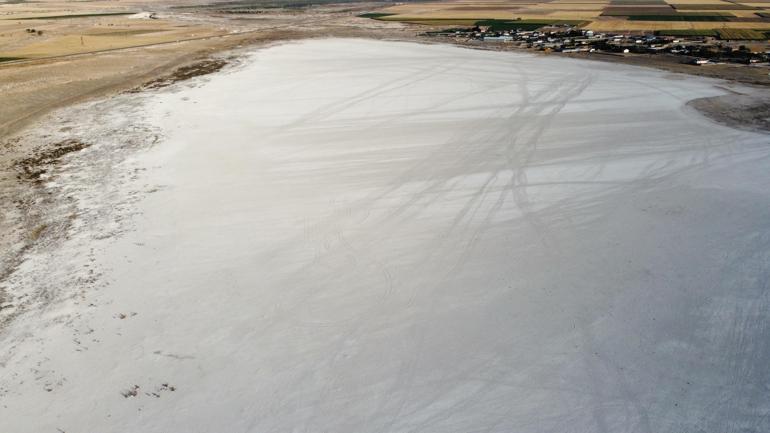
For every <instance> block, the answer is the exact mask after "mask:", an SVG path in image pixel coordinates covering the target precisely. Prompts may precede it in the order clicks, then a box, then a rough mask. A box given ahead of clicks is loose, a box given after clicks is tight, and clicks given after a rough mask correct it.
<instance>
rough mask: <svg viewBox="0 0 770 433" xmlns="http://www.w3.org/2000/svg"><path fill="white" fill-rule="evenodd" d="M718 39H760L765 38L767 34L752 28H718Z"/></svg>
mask: <svg viewBox="0 0 770 433" xmlns="http://www.w3.org/2000/svg"><path fill="white" fill-rule="evenodd" d="M717 34H718V35H719V39H732V40H745V41H762V40H765V39H767V34H765V33H763V32H761V31H757V30H752V29H719V30H717Z"/></svg>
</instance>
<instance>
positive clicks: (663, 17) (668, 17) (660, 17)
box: [628, 14, 729, 22]
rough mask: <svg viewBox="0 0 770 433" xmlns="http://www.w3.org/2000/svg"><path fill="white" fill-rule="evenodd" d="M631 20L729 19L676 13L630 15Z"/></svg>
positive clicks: (701, 20)
mask: <svg viewBox="0 0 770 433" xmlns="http://www.w3.org/2000/svg"><path fill="white" fill-rule="evenodd" d="M628 19H629V21H697V22H703V21H706V22H724V21H729V19H728V17H726V16H724V15H696V14H676V15H629V16H628Z"/></svg>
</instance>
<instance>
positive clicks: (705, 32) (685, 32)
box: [655, 29, 717, 37]
mask: <svg viewBox="0 0 770 433" xmlns="http://www.w3.org/2000/svg"><path fill="white" fill-rule="evenodd" d="M655 34H656V35H659V36H714V37H716V36H717V32H716V30H711V29H682V30H657V31H656V32H655Z"/></svg>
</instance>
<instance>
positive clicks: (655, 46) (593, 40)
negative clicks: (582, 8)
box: [423, 23, 770, 67]
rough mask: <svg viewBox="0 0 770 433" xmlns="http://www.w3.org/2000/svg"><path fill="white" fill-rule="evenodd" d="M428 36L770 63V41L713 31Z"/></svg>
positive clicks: (451, 32) (480, 29) (482, 29)
mask: <svg viewBox="0 0 770 433" xmlns="http://www.w3.org/2000/svg"><path fill="white" fill-rule="evenodd" d="M423 36H426V37H441V38H454V39H455V40H459V41H464V42H470V43H484V44H506V45H509V46H513V47H517V48H525V49H532V50H539V51H545V52H561V53H598V54H609V55H615V56H622V55H633V54H665V55H669V56H671V55H673V56H681V58H682V63H690V64H693V65H699V66H705V65H710V64H719V63H737V64H745V65H751V66H757V67H768V66H770V63H768V62H770V47H768V45H767V43H765V42H761V43H758V44H757V43H753V42H755V41H745V40H723V39H719V38H717V37H713V36H689V35H688V36H675V35H659V34H644V33H641V34H640V33H638V32H635V33H633V32H626V33H609V32H594V31H592V30H585V29H580V28H577V27H576V26H572V25H566V24H555V25H551V26H547V27H541V28H538V29H529V28H527V25H526V23H525V24H523V25H522V28H516V27H515V26H511V27H510V28H508V29H495V28H494V26H480V25H476V26H474V27H468V28H452V29H446V30H439V31H431V32H425V33H423Z"/></svg>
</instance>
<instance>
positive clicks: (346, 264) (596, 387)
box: [0, 40, 770, 433]
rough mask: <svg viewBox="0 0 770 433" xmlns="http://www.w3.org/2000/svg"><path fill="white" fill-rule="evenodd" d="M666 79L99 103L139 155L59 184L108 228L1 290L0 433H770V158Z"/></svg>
mask: <svg viewBox="0 0 770 433" xmlns="http://www.w3.org/2000/svg"><path fill="white" fill-rule="evenodd" d="M675 78H676V77H671V76H667V75H666V74H665V73H662V72H656V71H652V70H645V69H634V68H630V67H624V66H617V65H606V64H601V63H596V62H579V61H571V60H565V59H553V58H548V57H540V56H528V55H520V54H511V53H496V52H483V51H474V50H465V49H459V48H454V47H446V46H427V45H417V44H407V43H395V42H375V41H364V40H312V41H306V42H301V43H292V44H286V45H280V46H276V47H272V48H268V49H263V50H260V51H257V52H256V53H254V54H253V55H251V56H250V57H249V58H248V60H247V61H245V62H244V64H243V65H241V66H238V67H235V68H233V69H232V70H230V71H229V72H225V73H221V74H217V75H214V76H210V77H207V78H205V79H203V80H201V81H199V82H198V83H197V85H196V86H194V87H190V86H189V85H181V86H179V87H177V88H175V89H172V90H170V91H163V92H160V93H156V94H150V95H147V96H141V97H140V96H131V97H130V98H134V99H131V100H130V101H133V102H132V104H134V105H132V107H133V108H131V109H130V110H129V111H123V112H121V111H120V110H128V109H127V108H125V107H124V108H120V107H121V105H120V104H118V103H116V102H114V101H113V105H112V106H113V107H114V108H112V109H110V110H98V111H100V114H99V115H100V116H103V117H100V119H102V121H99V122H95V123H92V124H91V125H90V127H89V126H83V127H81V129H80V131H81V132H82V133H83V134H86V135H87V134H89V133H91V134H92V137H91V139H92V140H97V141H99V140H100V139H99V138H94V137H93V134H95V132H94V131H95V130H99V131H101V130H102V129H99V128H106V127H107V126H105V125H110V124H112V123H111V122H118V121H123V122H125V121H126V120H125V119H127V118H128V119H131V121H134V120H135V121H136V122H140V123H142V124H143V125H144V127H143V128H144V129H141V130H140V132H141V134H139V133H137V134H139V135H146V136H148V137H149V136H151V135H153V134H155V136H156V137H157V138H155V139H154V141H156V143H155V144H154V146H152V148H151V149H149V150H143V151H137V152H134V153H133V154H131V155H129V156H126V158H125V159H124V160H122V162H119V163H118V162H116V163H114V164H112V165H110V169H109V170H103V171H101V172H100V173H102V174H100V176H101V177H99V181H98V182H94V181H93V179H91V183H89V184H83V185H86V186H82V185H81V187H79V188H78V187H76V186H77V184H78V182H81V183H83V182H84V181H83V180H78V179H79V178H78V177H77V176H85V175H84V174H82V173H85V172H86V171H87V166H89V165H88V164H83V165H82V167H83V171H79V170H76V171H72V172H73V173H75V174H72V175H71V176H72V177H62V178H59V179H58V180H56V181H55V182H53V183H56V185H58V186H59V187H63V188H64V187H66V188H67V189H66V190H67V191H68V193H67V194H68V195H69V196H72V197H75V199H77V200H78V203H80V206H81V207H83V208H90V209H102V210H103V212H102V211H100V212H101V213H99V215H107V216H108V217H105V216H101V217H100V216H98V215H97V216H94V219H93V222H92V223H88V224H81V225H80V226H78V227H76V229H73V232H72V234H71V237H70V239H69V240H66V241H63V242H62V243H61V244H60V245H58V246H57V247H56V248H54V249H52V250H51V251H46V252H39V253H37V254H35V255H34V256H32V257H30V258H29V259H28V261H27V262H25V266H24V267H22V269H20V271H19V275H17V276H16V279H15V280H13V281H16V286H15V289H14V287H11V290H16V291H18V292H21V291H23V290H25V289H30V288H31V287H33V286H34V284H32V283H31V281H35V284H37V285H39V286H40V287H43V286H45V284H48V286H45V287H49V286H50V287H51V289H50V292H51V294H50V296H49V298H50V299H48V298H46V299H48V300H47V301H46V302H45V303H41V306H40V307H39V308H38V309H37V310H35V309H32V310H31V311H30V312H29V313H25V314H24V315H22V316H21V317H19V318H18V319H17V320H16V321H15V322H14V324H13V326H12V327H11V328H10V329H8V330H6V332H5V333H4V334H3V337H2V338H3V341H4V343H3V344H4V347H5V348H6V349H5V350H6V351H7V353H6V354H5V355H4V358H2V361H3V365H2V370H0V371H1V372H2V373H1V374H2V378H1V380H0V432H4V433H5V432H8V433H25V432H30V433H31V432H56V431H57V429H60V431H63V432H66V433H82V432H142V433H150V432H159V433H160V432H165V433H169V432H185V433H188V432H232V433H237V432H351V433H352V432H356V433H362V432H476V431H478V432H600V433H602V432H655V433H664V432H672V433H673V432H677V433H682V432H693V433H694V432H709V433H710V432H714V433H716V432H720V433H721V432H767V431H770V398H769V396H770V368H769V367H768V365H770V317H769V316H768V314H769V313H770V311H769V307H768V306H769V305H770V292H769V291H768V284H769V283H768V281H770V191H769V190H768V188H767V185H768V182H770V160H769V159H768V156H770V146H768V144H770V143H769V140H768V136H766V135H759V134H752V133H748V132H740V131H737V130H732V129H729V128H726V127H722V126H719V125H716V124H713V123H711V122H710V121H708V120H706V119H705V118H703V117H701V116H700V115H699V114H698V113H696V112H694V111H691V110H690V109H688V108H686V107H685V103H686V102H687V101H688V100H690V99H693V98H697V97H704V96H713V95H718V94H722V93H724V91H723V90H721V89H719V88H717V87H715V86H714V82H710V81H706V80H702V79H696V78H691V77H687V78H685V79H681V77H680V78H679V79H675ZM126 98H129V97H126ZM130 101H129V102H130ZM123 105H125V106H127V105H130V104H128V102H125V103H123ZM92 110H93V109H92ZM110 113H112V114H110ZM116 113H117V114H116ZM120 113H124V114H120ZM95 115H96V114H95ZM104 116H106V117H104ZM73 122H75V123H77V120H74V121H73ZM81 123H82V121H81ZM97 123H98V125H97ZM93 128H96V129H93ZM123 130H126V129H125V127H124V129H122V130H121V129H115V130H114V131H123ZM89 131H90V132H89ZM132 131H134V130H133V129H132ZM148 131H150V132H148ZM151 132H152V133H151ZM107 136H110V137H122V136H123V135H122V133H117V132H115V133H111V134H102V137H104V138H102V139H101V140H102V141H101V142H104V140H108V137H107ZM101 142H100V143H101ZM100 146H102V147H101V149H102V150H101V151H104V152H106V150H110V149H111V148H110V147H108V146H107V145H106V144H101V145H100ZM94 149H96V150H92V149H89V150H88V151H84V154H83V156H82V158H87V157H90V158H91V159H92V160H94V158H96V157H97V156H98V153H93V152H98V151H99V150H98V149H99V147H98V146H95V147H94ZM105 149H106V150H105ZM88 152H91V153H88ZM110 152H113V151H112V150H110ZM108 154H110V155H114V153H108ZM89 155H90V156H89ZM85 160H86V159H84V161H85ZM72 164H78V162H77V159H76V158H75V159H73V161H72ZM129 171H130V172H131V173H135V175H132V176H123V177H116V173H124V174H125V173H128V172H129ZM110 173H112V174H110ZM68 182H69V183H68ZM110 185H111V186H110ZM110 188H112V189H110ZM108 191H112V192H108ZM121 191H122V192H121ZM128 192H132V193H131V194H128ZM133 193H136V194H133ZM124 196H131V197H134V198H135V199H133V200H129V199H126V198H125V197H124ZM120 197H123V198H120ZM117 200H120V203H122V204H121V206H122V207H120V208H116V207H115V206H114V205H112V204H110V203H112V202H111V201H117ZM123 208H125V209H124V210H121V209H123ZM100 218H101V219H100ZM123 221H130V223H127V222H123ZM110 224H112V225H118V226H119V225H120V224H123V227H124V228H125V227H128V228H127V229H125V230H123V231H118V232H119V233H122V234H118V235H115V236H112V237H108V236H95V235H93V232H95V231H99V230H103V227H104V226H105V225H107V226H109V227H112V225H110ZM126 224H128V225H126ZM89 233H91V234H90V235H89ZM89 236H90V237H89ZM105 239H107V240H105ZM84 266H86V267H88V268H87V269H90V270H89V271H88V272H91V274H92V275H94V274H95V275H96V276H95V277H94V278H93V279H92V280H89V281H91V282H95V283H94V284H97V286H98V287H97V286H95V288H94V289H93V290H84V291H83V293H80V294H78V295H77V296H75V295H72V293H75V292H74V291H75V290H76V288H77V287H80V286H79V285H82V284H84V283H83V281H82V280H74V281H73V280H71V279H70V280H67V279H66V278H65V277H66V276H71V275H74V274H73V272H81V269H85V268H83V267H84ZM94 269H95V270H96V271H95V272H93V271H91V270H94ZM78 275H79V274H78ZM99 284H100V285H99ZM34 287H38V286H34ZM68 294H69V295H68ZM41 302H42V301H41ZM133 394H135V395H133Z"/></svg>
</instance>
